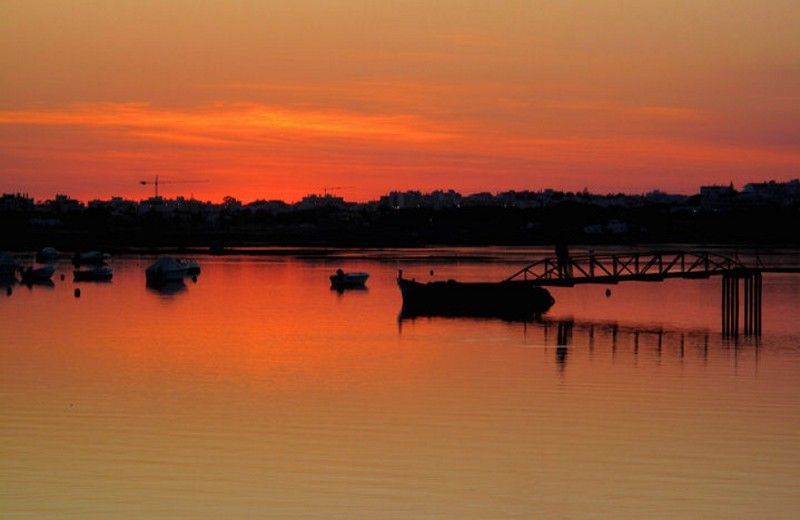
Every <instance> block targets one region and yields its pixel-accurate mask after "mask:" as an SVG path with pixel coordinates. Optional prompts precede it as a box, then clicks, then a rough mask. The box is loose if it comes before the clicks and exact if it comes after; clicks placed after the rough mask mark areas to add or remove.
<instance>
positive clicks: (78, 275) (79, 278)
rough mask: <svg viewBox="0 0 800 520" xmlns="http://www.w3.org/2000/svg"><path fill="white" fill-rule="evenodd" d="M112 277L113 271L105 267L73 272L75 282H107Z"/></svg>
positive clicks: (99, 266) (100, 266)
mask: <svg viewBox="0 0 800 520" xmlns="http://www.w3.org/2000/svg"><path fill="white" fill-rule="evenodd" d="M113 277H114V271H112V270H111V268H110V267H108V266H107V265H98V266H95V267H92V268H90V269H80V270H77V269H76V270H75V271H74V272H73V280H74V281H76V282H107V281H110V280H111V278H113Z"/></svg>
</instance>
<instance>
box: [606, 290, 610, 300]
mask: <svg viewBox="0 0 800 520" xmlns="http://www.w3.org/2000/svg"><path fill="white" fill-rule="evenodd" d="M610 297H611V289H606V298H610Z"/></svg>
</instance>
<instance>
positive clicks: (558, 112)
mask: <svg viewBox="0 0 800 520" xmlns="http://www.w3.org/2000/svg"><path fill="white" fill-rule="evenodd" d="M2 10H3V16H0V67H2V68H1V69H0V70H3V71H4V73H3V74H0V191H4V192H7V191H26V192H29V193H30V194H31V195H33V196H35V197H37V198H45V197H51V196H52V195H53V194H54V193H56V192H61V193H68V194H71V195H73V196H77V197H79V198H83V199H88V198H92V197H103V198H105V197H108V196H111V195H123V196H127V197H132V198H141V197H145V196H147V195H149V194H150V190H149V189H148V188H147V187H144V186H141V185H139V184H138V181H139V180H142V179H145V178H152V177H153V176H154V175H156V174H158V175H160V176H161V178H162V179H164V180H172V181H182V180H184V181H185V180H204V181H208V182H204V183H198V184H183V185H181V184H175V185H171V186H165V187H164V188H165V189H164V194H165V195H168V196H174V195H181V194H183V195H189V194H194V195H195V196H197V197H198V198H204V199H213V200H219V199H221V198H222V197H223V196H224V195H233V196H236V197H238V198H242V199H245V200H251V199H255V198H284V199H287V200H296V199H297V198H299V197H301V196H302V195H304V194H306V193H309V192H321V191H323V188H324V187H326V186H344V188H339V189H336V190H333V191H334V192H336V193H339V194H340V195H343V196H345V197H346V198H348V199H351V200H365V199H369V198H374V197H376V196H378V195H380V194H382V193H385V192H388V191H390V190H394V189H422V190H432V189H437V188H453V189H457V190H459V191H462V192H474V191H498V190H505V189H541V188H547V187H552V188H560V189H569V190H575V189H582V188H584V187H588V188H589V189H591V190H593V191H601V192H606V191H626V192H641V191H648V190H651V189H654V188H660V189H664V190H668V191H678V192H695V191H696V190H697V188H698V187H699V186H700V185H701V184H708V183H728V182H731V181H733V182H734V183H735V184H737V185H740V184H742V183H745V182H750V181H758V180H767V179H778V180H785V179H790V178H795V177H800V36H798V33H800V31H797V28H798V27H800V8H798V7H797V4H796V1H794V0H792V1H782V0H766V1H763V2H759V3H758V4H755V3H753V2H745V1H738V0H728V1H724V2H723V1H722V0H706V1H702V0H701V1H688V0H687V1H671V2H662V1H658V2H656V1H651V0H639V1H636V2H633V1H620V0H613V1H612V0H594V1H569V0H558V1H555V0H553V1H545V0H543V1H539V2H530V1H507V2H502V3H491V2H483V1H477V0H459V1H454V0H445V1H439V2H435V3H432V2H422V1H419V2H416V1H402V2H369V1H356V0H348V1H334V0H325V1H323V0H318V1H297V2H277V1H275V2H272V1H261V2H258V1H244V0H242V1H230V2H199V3H198V2H195V1H189V0H173V1H170V2H161V1H154V0H153V1H147V0H138V1H129V0H118V1H115V2H100V3H90V2H69V1H52V0H37V1H36V2H28V1H7V2H4V4H3V8H2Z"/></svg>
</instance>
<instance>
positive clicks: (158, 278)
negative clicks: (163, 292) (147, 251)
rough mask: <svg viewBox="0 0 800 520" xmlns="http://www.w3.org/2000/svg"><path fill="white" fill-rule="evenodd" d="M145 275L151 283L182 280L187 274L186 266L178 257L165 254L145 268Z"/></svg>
mask: <svg viewBox="0 0 800 520" xmlns="http://www.w3.org/2000/svg"><path fill="white" fill-rule="evenodd" d="M145 276H146V277H147V283H149V284H162V283H168V282H182V281H183V277H184V276H186V266H185V265H184V264H183V263H181V262H180V261H179V260H178V259H177V258H173V257H171V256H164V257H161V258H159V259H158V260H156V261H155V263H153V264H152V265H151V266H150V267H148V268H147V269H146V270H145Z"/></svg>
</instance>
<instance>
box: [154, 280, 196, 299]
mask: <svg viewBox="0 0 800 520" xmlns="http://www.w3.org/2000/svg"><path fill="white" fill-rule="evenodd" d="M146 286H147V290H148V291H150V292H152V293H155V294H159V295H161V296H175V295H177V294H181V293H183V292H185V291H186V289H187V287H186V284H185V283H184V281H183V280H175V281H168V282H162V283H154V282H147V284H146Z"/></svg>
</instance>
